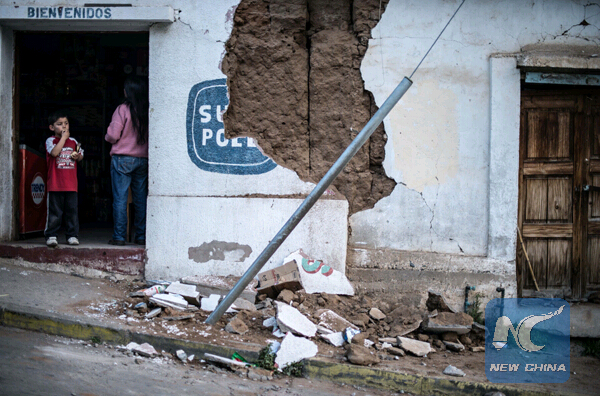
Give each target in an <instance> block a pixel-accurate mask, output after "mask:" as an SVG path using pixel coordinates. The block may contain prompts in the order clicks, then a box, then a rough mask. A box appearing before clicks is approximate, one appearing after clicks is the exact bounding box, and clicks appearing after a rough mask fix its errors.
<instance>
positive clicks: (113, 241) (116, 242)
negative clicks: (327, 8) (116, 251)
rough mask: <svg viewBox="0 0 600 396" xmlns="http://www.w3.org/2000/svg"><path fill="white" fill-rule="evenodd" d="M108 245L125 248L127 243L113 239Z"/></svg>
mask: <svg viewBox="0 0 600 396" xmlns="http://www.w3.org/2000/svg"><path fill="white" fill-rule="evenodd" d="M108 244H109V245H116V246H125V241H122V240H120V239H111V240H110V241H108Z"/></svg>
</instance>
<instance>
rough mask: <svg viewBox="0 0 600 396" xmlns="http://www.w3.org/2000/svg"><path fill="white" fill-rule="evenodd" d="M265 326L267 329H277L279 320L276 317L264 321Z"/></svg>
mask: <svg viewBox="0 0 600 396" xmlns="http://www.w3.org/2000/svg"><path fill="white" fill-rule="evenodd" d="M263 326H265V327H277V319H275V317H274V316H271V317H270V318H267V319H265V320H263Z"/></svg>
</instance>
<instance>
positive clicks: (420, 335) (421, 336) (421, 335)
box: [417, 334, 429, 342]
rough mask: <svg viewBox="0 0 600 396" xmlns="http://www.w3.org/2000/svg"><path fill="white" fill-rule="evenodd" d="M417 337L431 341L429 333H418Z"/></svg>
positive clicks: (420, 339)
mask: <svg viewBox="0 0 600 396" xmlns="http://www.w3.org/2000/svg"><path fill="white" fill-rule="evenodd" d="M417 339H418V340H419V341H423V342H427V341H429V336H428V335H427V334H417Z"/></svg>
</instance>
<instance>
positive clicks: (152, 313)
mask: <svg viewBox="0 0 600 396" xmlns="http://www.w3.org/2000/svg"><path fill="white" fill-rule="evenodd" d="M161 311H162V308H154V309H153V310H152V311H150V312H148V313H147V314H146V319H152V318H154V317H155V316H158V314H160V313H161Z"/></svg>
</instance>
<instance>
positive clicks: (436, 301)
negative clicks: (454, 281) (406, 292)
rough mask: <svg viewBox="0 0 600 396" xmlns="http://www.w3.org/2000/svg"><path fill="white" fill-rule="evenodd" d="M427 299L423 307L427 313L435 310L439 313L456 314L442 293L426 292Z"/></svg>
mask: <svg viewBox="0 0 600 396" xmlns="http://www.w3.org/2000/svg"><path fill="white" fill-rule="evenodd" d="M427 294H428V297H427V302H426V303H425V305H426V306H427V309H428V310H429V311H433V310H437V311H438V313H439V312H451V313H456V310H454V309H452V308H451V307H450V306H449V305H448V302H447V301H446V299H445V298H444V296H443V295H442V293H439V292H436V291H435V290H431V289H430V290H428V291H427Z"/></svg>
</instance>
